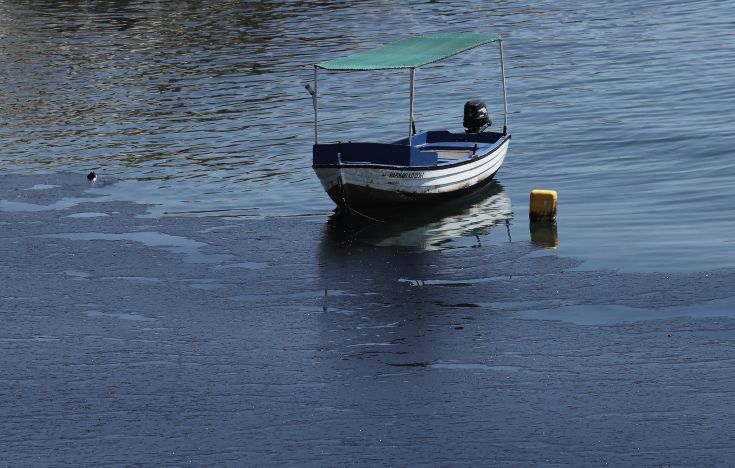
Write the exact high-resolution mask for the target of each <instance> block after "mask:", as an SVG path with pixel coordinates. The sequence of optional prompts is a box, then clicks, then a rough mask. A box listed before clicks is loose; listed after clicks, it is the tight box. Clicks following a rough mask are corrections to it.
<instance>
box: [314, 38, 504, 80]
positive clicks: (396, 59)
mask: <svg viewBox="0 0 735 468" xmlns="http://www.w3.org/2000/svg"><path fill="white" fill-rule="evenodd" d="M498 39H499V38H498V36H495V35H489V34H472V33H455V34H430V35H423V36H414V37H409V38H406V39H401V40H400V41H396V42H392V43H390V44H386V45H384V46H381V47H378V48H376V49H372V50H367V51H365V52H358V53H356V54H353V55H349V56H347V57H342V58H338V59H334V60H328V61H326V62H322V63H318V64H317V65H316V66H317V67H319V68H323V69H325V70H355V71H356V70H386V69H391V68H417V67H421V66H423V65H428V64H430V63H434V62H438V61H439V60H444V59H445V58H447V57H451V56H452V55H456V54H458V53H460V52H464V51H466V50H469V49H473V48H475V47H477V46H481V45H483V44H487V43H490V42H495V41H497V40H498Z"/></svg>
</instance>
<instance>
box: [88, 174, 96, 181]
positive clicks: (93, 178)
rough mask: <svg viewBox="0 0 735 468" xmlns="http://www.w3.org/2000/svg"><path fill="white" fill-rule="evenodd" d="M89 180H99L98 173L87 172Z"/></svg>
mask: <svg viewBox="0 0 735 468" xmlns="http://www.w3.org/2000/svg"><path fill="white" fill-rule="evenodd" d="M87 180H88V181H90V182H94V181H95V180H97V174H95V173H94V171H92V172H90V173H89V174H87Z"/></svg>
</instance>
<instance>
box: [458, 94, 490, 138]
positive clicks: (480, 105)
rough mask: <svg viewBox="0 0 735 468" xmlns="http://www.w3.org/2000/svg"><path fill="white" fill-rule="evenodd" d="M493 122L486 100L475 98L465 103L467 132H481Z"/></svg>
mask: <svg viewBox="0 0 735 468" xmlns="http://www.w3.org/2000/svg"><path fill="white" fill-rule="evenodd" d="M491 124H492V122H491V121H490V116H489V115H488V113H487V106H486V105H485V102H484V101H481V100H479V99H475V100H472V101H467V102H465V103H464V122H463V125H464V128H465V129H466V131H467V133H480V132H481V131H483V130H485V129H486V128H487V127H489V126H490V125H491Z"/></svg>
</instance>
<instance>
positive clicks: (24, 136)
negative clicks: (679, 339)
mask: <svg viewBox="0 0 735 468" xmlns="http://www.w3.org/2000/svg"><path fill="white" fill-rule="evenodd" d="M0 6H1V7H2V12H1V13H0V50H1V51H2V52H1V53H0V87H1V88H2V93H0V120H1V121H0V137H1V138H2V139H3V145H2V148H0V171H2V172H3V173H27V172H31V171H32V172H37V171H49V172H58V171H73V172H78V173H80V174H84V173H85V172H86V171H87V170H90V169H95V170H97V171H98V172H99V173H100V174H101V175H102V178H103V179H104V177H107V178H108V179H110V180H112V179H118V180H119V183H118V184H115V185H114V186H102V187H96V190H97V191H98V192H97V193H98V194H99V193H105V194H108V195H109V198H110V199H114V200H129V201H133V202H138V203H147V204H151V205H152V206H151V207H150V208H149V212H150V213H151V214H153V215H160V214H177V213H184V214H195V215H215V216H244V217H248V216H251V217H264V216H265V217H267V216H307V217H309V218H310V219H313V220H315V221H316V222H320V223H321V222H323V221H324V219H325V215H326V214H328V213H329V212H330V210H331V209H332V204H331V202H330V201H329V200H328V199H327V197H326V196H325V195H324V194H323V192H322V189H321V187H320V185H319V183H318V181H317V179H316V178H315V177H314V175H313V174H312V171H311V169H310V157H311V155H310V145H311V142H312V127H311V121H312V110H311V107H310V101H309V98H308V95H307V94H306V93H305V92H304V90H303V84H304V83H305V82H307V81H309V80H310V79H311V76H312V68H311V67H310V65H311V64H312V63H314V62H316V61H321V60H324V59H327V58H332V57H335V56H339V55H342V54H344V53H347V52H352V51H357V50H361V49H363V48H366V47H370V46H373V45H377V44H381V43H384V42H387V41H390V40H393V39H396V38H400V37H404V36H405V35H408V34H417V33H422V32H427V31H487V32H496V33H502V34H503V35H504V36H505V37H506V47H507V50H506V52H507V73H508V90H509V99H510V110H511V116H510V129H511V132H512V134H513V142H512V144H511V148H510V153H509V158H508V160H507V163H506V164H505V166H504V167H503V169H502V170H501V173H500V174H499V177H498V180H499V183H500V185H499V186H498V187H500V193H501V195H500V196H501V197H502V200H498V203H503V204H508V205H510V206H511V208H510V210H508V211H507V212H505V213H500V214H499V217H496V218H494V219H493V220H490V221H488V223H485V224H486V225H484V226H479V228H480V229H479V230H478V229H477V228H478V226H477V219H476V216H475V213H477V212H479V211H482V206H483V202H478V203H479V205H478V206H477V207H475V208H473V205H472V204H470V206H469V207H466V208H467V209H459V210H458V211H457V212H455V213H454V214H453V217H454V218H455V219H454V221H455V224H454V226H450V227H447V228H446V231H447V234H446V235H444V236H443V238H444V239H443V242H442V246H463V245H469V244H472V243H473V242H475V240H477V239H475V237H479V240H485V241H489V242H496V240H495V236H497V242H504V241H507V235H506V234H508V233H506V232H504V230H500V232H495V231H498V230H497V229H494V230H488V229H483V228H485V227H487V225H494V224H505V222H506V221H508V222H509V223H510V235H511V236H510V237H511V239H513V240H528V239H529V237H530V232H529V226H528V223H527V221H526V219H527V212H526V210H527V203H528V202H527V198H528V193H529V191H530V190H531V189H534V188H551V189H555V190H557V191H558V192H559V198H560V209H559V224H558V239H559V246H558V250H557V252H559V253H561V254H566V255H572V256H575V257H578V258H581V259H583V260H584V261H585V265H584V266H585V267H586V268H612V269H619V270H634V271H649V270H657V271H673V270H693V271H696V270H703V269H710V268H718V267H724V266H729V265H731V264H732V260H733V258H734V257H733V254H732V249H733V245H735V235H733V232H735V217H733V216H732V207H733V206H734V205H735V194H733V191H732V190H731V186H732V180H733V178H734V177H735V163H733V158H732V148H733V145H734V144H735V128H734V127H733V124H732V119H731V114H732V110H733V108H735V92H733V91H732V86H731V79H730V78H731V76H732V73H733V71H734V70H735V60H733V59H732V53H731V52H732V50H733V48H734V47H735V33H733V30H734V28H733V22H732V19H731V18H732V17H733V14H735V7H734V6H733V4H732V3H730V2H719V1H697V2H665V1H659V2H637V1H624V2H583V3H579V2H557V1H546V2H517V1H513V2H504V3H503V4H502V5H495V4H488V3H486V2H479V1H478V2H467V1H462V2H410V3H407V2H404V3H396V2H387V1H385V2H381V1H366V2H342V3H331V2H246V3H243V2H195V1H191V2H140V1H99V2H81V3H80V2H62V1H59V2H56V1H35V2H34V1H23V2H20V1H7V0H6V1H3V2H1V3H0ZM496 58H497V57H496V52H495V49H494V48H492V47H489V48H480V49H477V50H475V51H472V52H471V53H469V54H467V55H465V56H462V57H459V58H455V59H452V60H450V61H447V62H445V63H443V64H441V65H437V66H432V67H427V68H425V69H421V70H419V72H418V75H417V80H418V81H417V101H416V106H417V108H416V119H417V122H418V126H419V128H421V129H430V128H451V129H459V128H460V127H461V110H462V104H463V102H464V100H466V99H468V98H474V97H482V98H485V99H486V100H487V101H488V103H489V104H490V107H491V109H492V114H493V116H494V120H495V121H496V124H497V123H499V122H501V121H502V115H501V101H500V92H499V88H498V84H499V82H498V73H497V65H496ZM404 75H406V73H403V72H384V73H383V72H381V73H368V74H363V73H357V74H331V75H328V74H323V79H322V80H321V81H320V94H321V99H320V109H321V115H320V117H321V120H322V126H321V135H322V138H323V139H337V138H342V139H371V138H372V139H391V138H397V137H402V136H403V133H404V131H405V127H406V125H405V120H406V118H405V117H406V115H405V114H406V105H407V87H408V84H407V77H406V76H404ZM498 203H495V202H492V201H491V202H489V204H491V205H492V204H495V205H497V204H498ZM442 216H444V215H442V214H438V219H435V220H434V221H435V223H438V224H436V225H435V226H434V231H441V230H442V227H441V226H442V221H441V219H442ZM457 217H460V218H461V221H462V222H463V223H464V225H465V228H463V229H460V230H459V231H457V229H456V221H457V220H456V218H457ZM391 229H392V228H391ZM491 232H492V233H493V234H490V233H491ZM398 243H400V241H399V242H398ZM429 243H430V244H431V242H429Z"/></svg>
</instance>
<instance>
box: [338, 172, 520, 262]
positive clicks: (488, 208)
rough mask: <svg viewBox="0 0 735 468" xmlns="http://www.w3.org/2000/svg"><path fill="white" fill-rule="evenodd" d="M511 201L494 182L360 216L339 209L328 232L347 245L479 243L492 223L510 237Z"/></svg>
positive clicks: (429, 247)
mask: <svg viewBox="0 0 735 468" xmlns="http://www.w3.org/2000/svg"><path fill="white" fill-rule="evenodd" d="M512 219H513V212H512V209H511V202H510V198H509V197H508V195H507V194H506V193H505V191H504V190H503V186H502V185H500V183H498V182H497V181H492V182H491V183H489V184H488V185H487V186H485V187H483V188H481V189H478V190H477V191H475V192H472V193H471V194H468V195H466V196H463V197H461V198H456V199H453V200H449V201H443V202H441V203H438V204H437V205H435V206H421V207H411V208H408V209H406V208H403V209H402V210H398V211H380V212H369V213H366V214H364V215H363V214H359V213H356V212H350V211H348V210H338V211H335V213H334V214H333V215H332V216H331V217H330V220H329V224H330V226H331V230H332V231H333V232H332V233H331V235H332V236H336V237H339V238H340V240H341V241H343V242H347V243H351V242H354V241H360V242H365V243H368V244H372V245H377V246H397V247H415V248H419V249H423V250H440V249H446V248H452V247H456V246H458V245H457V244H459V245H463V244H465V243H466V242H463V241H467V240H469V241H470V242H471V244H479V243H480V242H481V240H480V237H481V236H486V235H488V234H489V233H490V229H491V228H492V227H493V226H497V225H502V226H503V229H504V230H506V231H507V233H508V234H507V235H508V238H510V222H511V220H512Z"/></svg>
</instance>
